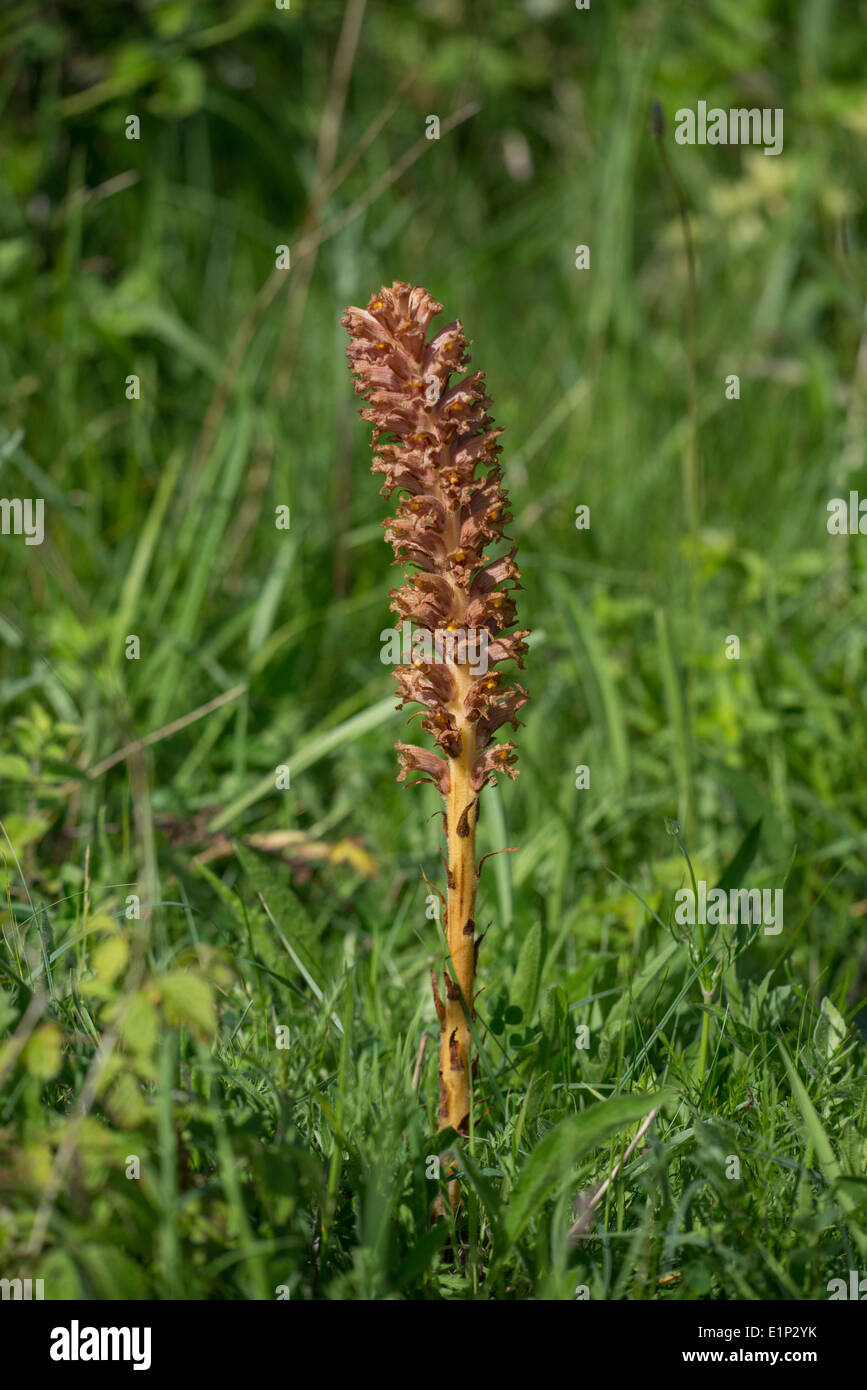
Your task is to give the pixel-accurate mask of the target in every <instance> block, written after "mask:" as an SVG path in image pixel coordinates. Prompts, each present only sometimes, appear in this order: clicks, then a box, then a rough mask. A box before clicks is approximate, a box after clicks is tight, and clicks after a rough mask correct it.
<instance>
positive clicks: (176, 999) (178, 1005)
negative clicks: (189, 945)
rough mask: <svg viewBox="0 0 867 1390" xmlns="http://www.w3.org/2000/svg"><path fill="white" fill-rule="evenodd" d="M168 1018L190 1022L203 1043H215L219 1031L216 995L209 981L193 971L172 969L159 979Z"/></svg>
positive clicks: (191, 1030)
mask: <svg viewBox="0 0 867 1390" xmlns="http://www.w3.org/2000/svg"><path fill="white" fill-rule="evenodd" d="M157 985H158V988H159V991H160V993H161V995H162V1000H163V1008H164V1010H165V1015H166V1019H167V1021H168V1022H169V1023H170V1024H172V1025H174V1026H177V1025H178V1024H181V1023H183V1024H186V1025H187V1027H188V1028H189V1030H190V1032H191V1033H193V1034H194V1035H195V1036H196V1037H198V1038H201V1040H202V1042H213V1040H214V1034H215V1033H216V1031H217V1011H216V1009H215V1007H214V995H213V992H212V990H211V986H210V985H209V984H208V982H207V980H203V979H202V978H201V976H200V975H194V974H193V973H192V971H189V970H171V971H169V973H168V974H167V975H162V976H160V977H159V978H158V980H157Z"/></svg>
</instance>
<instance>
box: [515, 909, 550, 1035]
mask: <svg viewBox="0 0 867 1390" xmlns="http://www.w3.org/2000/svg"><path fill="white" fill-rule="evenodd" d="M543 950H544V938H543V935H542V923H541V922H534V923H533V925H532V927H531V928H530V930H529V931H528V932H527V935H526V936H525V937H524V940H523V941H522V943H521V951H520V954H519V956H518V964H517V966H516V967H515V974H514V976H513V979H512V989H511V993H510V995H509V999H510V1001H511V1005H512V1007H513V1008H517V1009H520V1010H521V1020H522V1021H523V1023H524V1024H525V1025H527V1024H529V1023H530V1021H531V1019H532V1017H533V1010H534V1009H535V1007H536V997H537V995H538V993H539V981H540V980H541V978H542V955H543ZM521 1020H516V1019H510V1018H508V1015H507V1019H506V1021H507V1022H509V1023H511V1022H519V1021H521Z"/></svg>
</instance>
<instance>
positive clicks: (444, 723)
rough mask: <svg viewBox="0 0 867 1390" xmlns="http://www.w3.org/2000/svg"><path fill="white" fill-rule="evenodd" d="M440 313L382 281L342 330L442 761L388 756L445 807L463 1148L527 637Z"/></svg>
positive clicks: (437, 998)
mask: <svg viewBox="0 0 867 1390" xmlns="http://www.w3.org/2000/svg"><path fill="white" fill-rule="evenodd" d="M441 312H442V305H441V304H437V303H436V301H435V300H434V299H433V298H432V297H431V296H430V295H429V294H428V293H427V291H426V290H423V289H421V288H418V287H415V288H414V287H412V286H411V285H406V284H402V283H401V282H399V281H395V283H394V284H393V285H392V287H391V288H390V289H388V288H386V287H383V288H382V289H381V290H380V291H379V293H378V294H375V295H373V297H372V298H371V300H370V302H369V304H368V306H367V308H366V309H357V308H349V309H347V310H346V313H345V315H344V317H343V319H342V323H343V325H344V326H345V328H346V329H347V330H348V332H349V338H350V342H349V348H348V356H349V362H350V367H351V369H352V371H353V372H354V373H355V376H356V382H355V390H356V392H357V393H358V395H360V396H363V397H364V398H365V400H366V402H367V406H366V408H365V409H362V411H361V416H362V419H365V420H369V421H370V422H371V423H372V425H373V448H374V461H373V472H374V473H382V474H383V475H384V477H385V484H384V486H383V488H382V493H383V496H385V497H390V496H391V494H392V493H394V492H397V493H399V494H400V500H399V502H398V504H397V506H396V508H395V513H394V516H393V517H392V518H390V519H389V520H388V521H386V522H385V523H384V525H385V528H386V539H387V540H388V541H390V542H391V545H392V547H393V549H394V554H395V563H396V564H398V565H400V566H402V567H403V568H404V569H405V570H406V574H405V581H404V583H403V584H402V585H401V587H400V588H399V589H393V590H392V591H391V594H390V597H391V600H392V603H391V607H392V609H393V610H394V611H395V612H396V613H397V614H398V615H399V622H398V628H399V629H400V630H401V637H402V646H403V649H404V651H405V652H406V653H407V655H408V657H409V660H408V662H407V664H404V665H400V666H398V667H397V669H396V671H395V675H396V677H397V682H398V688H399V695H400V703H399V705H398V708H402V707H403V705H404V704H406V703H407V702H410V703H413V702H414V703H418V704H420V705H422V706H424V711H425V712H424V714H423V717H422V728H423V729H425V730H426V732H427V733H429V734H430V735H432V737H433V739H434V741H435V742H436V744H437V746H438V750H439V751H438V752H434V751H432V750H431V749H427V748H420V747H417V746H416V745H414V744H407V743H398V744H397V753H398V758H399V761H400V772H399V774H398V781H404V780H405V779H406V777H407V775H408V774H410V773H414V772H417V773H419V774H420V776H419V777H418V779H416V780H418V781H422V782H424V781H429V782H433V783H434V784H435V785H436V786H437V787H438V788H439V791H440V792H441V794H442V796H443V799H444V801H445V823H444V824H445V833H446V839H447V843H448V857H447V862H446V882H447V889H448V900H447V903H445V899H443V901H444V903H445V921H444V934H445V945H446V969H445V980H444V983H445V989H444V992H443V993H444V998H443V997H441V995H440V991H439V989H438V986H437V980H436V975H435V974H434V972H431V978H432V983H433V991H434V1002H435V1004H436V1010H437V1016H438V1018H439V1023H440V1070H439V1080H440V1106H439V1123H440V1128H446V1127H448V1126H451V1127H453V1128H454V1129H455V1130H457V1131H458V1132H459V1133H461V1134H466V1133H467V1132H468V1129H469V1120H470V1094H471V1083H470V1027H469V1023H470V1020H471V1019H472V1018H473V1017H474V1012H473V1002H474V977H475V970H476V961H477V956H478V949H479V937H478V934H477V931H476V920H475V918H476V914H475V897H476V884H477V881H478V875H479V868H480V867H481V866H478V867H477V865H476V851H475V831H476V821H477V819H478V802H479V794H480V792H481V791H482V789H483V787H484V786H485V785H486V783H488V782H496V775H497V774H498V773H503V772H505V773H506V774H507V775H508V776H509V777H511V778H514V777H517V775H518V773H517V769H516V768H515V766H514V764H515V761H516V754H515V745H514V744H513V743H511V742H499V743H498V742H495V741H494V735H495V733H496V731H497V730H498V729H499V728H500V727H501V725H503V724H506V723H510V724H511V725H512V727H513V728H517V727H518V719H517V713H518V710H519V709H520V708H521V706H522V705H523V704H525V703H526V701H527V693H526V691H525V690H524V689H523V688H522V687H521V686H520V685H518V684H517V683H514V684H509V683H507V681H505V680H504V678H503V674H502V672H501V670H500V669H499V667H500V665H501V663H502V662H505V661H510V660H514V661H516V662H517V663H518V665H519V666H523V661H522V656H523V654H524V652H525V651H526V649H527V648H526V644H525V642H524V640H523V639H524V638H525V637H526V636H527V635H528V634H527V632H526V631H520V632H516V631H512V632H511V633H510V632H508V631H507V629H510V628H513V627H514V625H515V621H516V614H515V601H514V594H513V591H514V590H515V589H517V588H520V587H521V585H520V583H519V580H520V574H519V571H518V567H517V565H516V564H515V559H514V550H509V551H506V553H503V554H500V555H495V556H493V557H492V556H491V555H489V554H488V549H489V547H492V546H496V544H497V543H498V542H499V541H501V540H502V539H503V528H504V526H505V525H506V523H507V522H508V521H510V520H511V519H512V518H511V515H510V513H509V510H508V507H509V501H508V496H507V494H506V492H505V491H504V489H503V486H502V482H501V479H502V471H501V469H500V467H499V465H498V463H497V456H498V454H499V453H500V452H501V449H500V445H499V444H498V442H497V440H498V437H499V435H500V434H501V433H502V431H501V430H499V429H493V428H492V421H491V419H490V418H489V416H488V414H487V407H488V405H489V404H490V402H489V400H488V397H487V396H486V395H485V384H484V374H483V373H482V372H472V373H471V374H469V375H466V376H463V379H462V380H459V381H457V382H456V383H455V384H454V385H450V380H451V377H452V375H453V374H454V373H462V372H463V369H464V368H465V367H466V365H467V362H468V360H469V354H468V343H467V339H466V338H465V337H464V332H463V328H462V326H461V324H460V322H459V321H457V320H456V321H455V322H453V323H450V324H447V325H446V327H445V328H442V329H440V331H439V332H438V333H436V334H434V336H432V337H431V338H430V339H429V338H428V333H427V331H428V325H429V324H430V322H431V320H432V319H433V318H434V317H435V316H436V315H437V314H440V313H441ZM408 636H409V639H410V640H409V642H408V641H407V637H408ZM439 896H440V897H441V898H442V896H443V895H442V894H440V895H439Z"/></svg>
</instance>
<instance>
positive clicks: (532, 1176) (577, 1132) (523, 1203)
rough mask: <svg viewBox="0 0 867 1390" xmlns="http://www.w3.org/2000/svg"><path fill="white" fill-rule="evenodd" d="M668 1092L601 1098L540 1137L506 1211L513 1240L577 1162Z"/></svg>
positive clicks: (637, 1118) (561, 1186)
mask: <svg viewBox="0 0 867 1390" xmlns="http://www.w3.org/2000/svg"><path fill="white" fill-rule="evenodd" d="M669 1094H670V1092H667V1091H656V1092H654V1093H653V1094H652V1095H648V1094H641V1095H631V1096H615V1097H614V1098H613V1099H612V1100H603V1101H599V1102H598V1103H597V1104H596V1105H591V1106H590V1107H589V1108H588V1109H587V1110H583V1111H582V1112H581V1114H580V1115H569V1116H567V1117H566V1119H565V1120H561V1121H560V1123H559V1124H558V1125H557V1126H556V1128H555V1129H553V1130H552V1131H551V1133H550V1134H548V1135H546V1137H545V1138H544V1139H543V1140H542V1142H541V1144H539V1145H538V1146H537V1147H536V1148H535V1149H534V1150H533V1152H532V1153H531V1154H530V1156H529V1158H528V1159H527V1161H526V1163H525V1164H524V1166H523V1168H522V1169H521V1172H520V1175H519V1177H518V1181H517V1182H516V1183H515V1186H514V1189H513V1191H512V1200H511V1201H510V1203H509V1207H508V1210H507V1212H506V1217H505V1230H506V1235H507V1237H508V1239H509V1241H515V1240H517V1239H518V1237H519V1236H520V1234H521V1232H522V1231H523V1230H524V1228H525V1226H526V1225H527V1224H528V1223H529V1222H530V1221H532V1219H533V1217H534V1216H536V1215H538V1213H539V1211H540V1210H541V1208H542V1205H543V1203H544V1202H545V1201H546V1200H547V1198H548V1197H550V1196H551V1195H552V1194H556V1193H557V1192H559V1191H560V1190H562V1188H563V1187H564V1186H565V1185H566V1184H567V1183H568V1182H569V1181H570V1180H571V1179H572V1178H574V1176H575V1175H574V1165H575V1164H576V1163H577V1162H578V1160H579V1159H580V1158H583V1157H584V1155H585V1154H587V1153H589V1152H590V1151H591V1149H595V1148H598V1147H599V1146H600V1145H601V1144H603V1143H604V1142H605V1140H606V1139H608V1138H610V1136H611V1135H612V1134H616V1132H617V1130H619V1129H624V1128H625V1127H626V1126H627V1125H631V1124H633V1123H634V1122H635V1121H636V1120H641V1119H643V1118H644V1116H645V1115H646V1114H647V1113H648V1111H650V1110H653V1109H655V1108H656V1107H658V1106H659V1105H661V1104H662V1102H663V1101H664V1100H666V1098H667V1097H668V1095H669Z"/></svg>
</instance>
